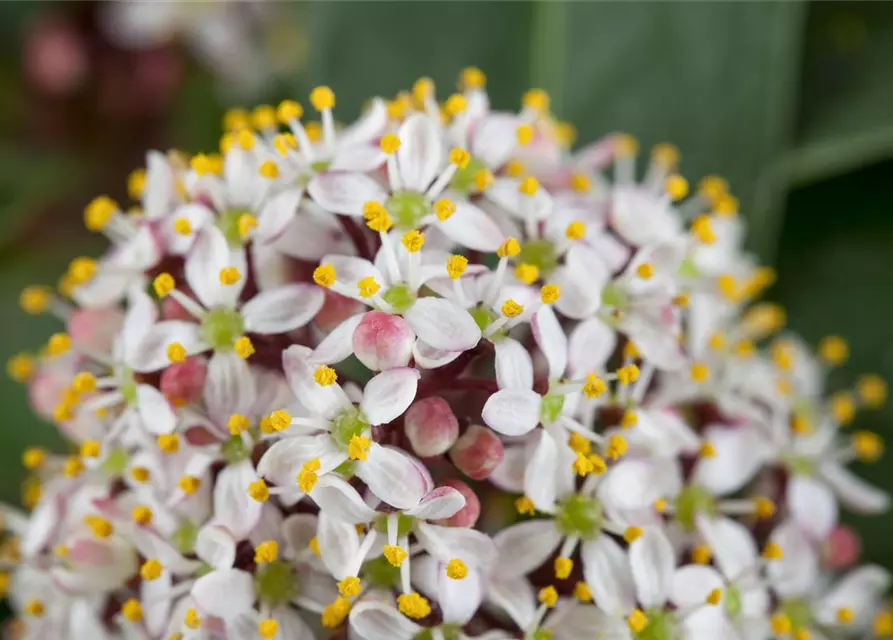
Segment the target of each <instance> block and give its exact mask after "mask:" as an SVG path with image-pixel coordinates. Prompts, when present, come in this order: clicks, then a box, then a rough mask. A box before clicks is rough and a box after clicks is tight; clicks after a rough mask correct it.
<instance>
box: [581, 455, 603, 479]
mask: <svg viewBox="0 0 893 640" xmlns="http://www.w3.org/2000/svg"><path fill="white" fill-rule="evenodd" d="M586 458H587V459H588V460H589V462H590V463H591V464H592V473H593V474H595V475H597V476H600V475H601V474H603V473H604V472H605V471H607V470H608V464H607V463H606V462H605V459H604V458H602V457H601V456H600V455H598V454H597V453H590V454H588V455H587V456H586Z"/></svg>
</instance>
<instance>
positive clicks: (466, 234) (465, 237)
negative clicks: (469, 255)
mask: <svg viewBox="0 0 893 640" xmlns="http://www.w3.org/2000/svg"><path fill="white" fill-rule="evenodd" d="M437 228H438V229H440V230H441V231H442V232H443V233H444V234H446V236H447V237H448V238H449V239H450V240H452V241H453V242H455V243H456V244H457V245H459V246H461V247H465V248H466V249H471V250H472V251H486V252H492V251H496V249H498V248H499V245H500V243H501V242H502V241H503V240H504V239H505V234H503V233H502V230H501V229H500V228H499V225H497V224H496V223H495V222H493V220H492V218H490V216H488V215H487V214H486V213H484V212H483V211H481V210H480V209H478V208H477V207H476V206H474V205H473V204H470V203H468V202H463V201H459V202H456V211H455V212H454V213H453V215H452V216H450V217H449V218H447V219H446V220H444V221H443V222H441V223H440V224H438V225H437Z"/></svg>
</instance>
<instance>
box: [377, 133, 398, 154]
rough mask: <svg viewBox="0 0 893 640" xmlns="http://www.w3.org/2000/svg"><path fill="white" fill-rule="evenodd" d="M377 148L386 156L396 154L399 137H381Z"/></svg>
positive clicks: (391, 134)
mask: <svg viewBox="0 0 893 640" xmlns="http://www.w3.org/2000/svg"><path fill="white" fill-rule="evenodd" d="M378 146H379V148H380V149H381V150H382V151H383V152H384V153H386V154H388V155H391V154H394V153H397V149H399V148H400V137H399V136H398V135H397V134H394V133H386V134H385V135H383V136H382V137H381V140H380V141H379V143H378Z"/></svg>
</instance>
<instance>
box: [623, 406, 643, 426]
mask: <svg viewBox="0 0 893 640" xmlns="http://www.w3.org/2000/svg"><path fill="white" fill-rule="evenodd" d="M637 424H639V416H638V414H636V412H635V411H634V410H633V409H627V410H626V411H624V412H623V417H622V418H620V426H621V427H622V428H623V429H632V428H633V427H634V426H636V425H637Z"/></svg>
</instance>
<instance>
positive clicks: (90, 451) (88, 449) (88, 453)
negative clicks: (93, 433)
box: [81, 440, 101, 458]
mask: <svg viewBox="0 0 893 640" xmlns="http://www.w3.org/2000/svg"><path fill="white" fill-rule="evenodd" d="M100 453H101V445H100V444H99V441H98V440H87V441H86V442H84V443H82V444H81V457H82V458H98V457H99V454H100Z"/></svg>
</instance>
